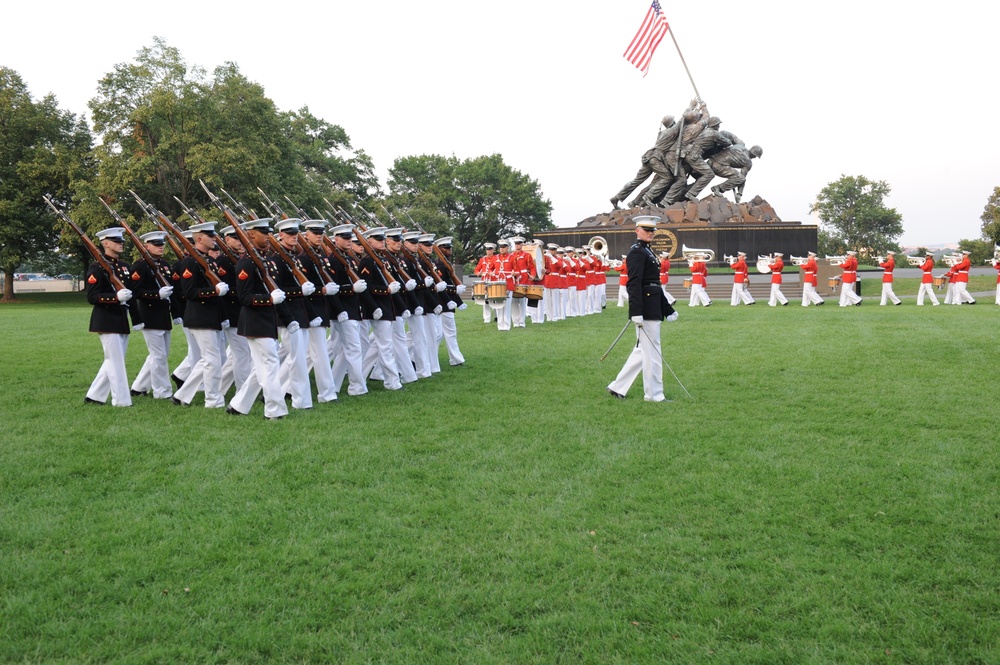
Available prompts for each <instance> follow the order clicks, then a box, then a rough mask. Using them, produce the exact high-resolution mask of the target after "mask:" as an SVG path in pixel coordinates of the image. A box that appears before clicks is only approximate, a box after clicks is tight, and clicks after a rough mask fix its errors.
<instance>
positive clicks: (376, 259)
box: [323, 199, 396, 284]
mask: <svg viewBox="0 0 1000 665" xmlns="http://www.w3.org/2000/svg"><path fill="white" fill-rule="evenodd" d="M323 200H324V201H325V200H326V199H323ZM337 209H338V210H340V212H341V213H343V214H344V216H345V217H346V218H347V219H348V221H350V222H351V223H352V224H354V226H355V227H356V228H355V229H354V235H355V236H356V237H357V239H358V242H359V243H361V246H362V247H364V248H365V253H366V254H368V256H370V257H371V259H372V261H374V262H375V265H377V266H378V269H379V271H381V273H382V277H384V278H385V283H386V284H392V283H393V282H396V278H395V277H393V276H392V273H390V272H389V269H388V268H386V267H385V264H384V263H383V262H382V259H380V258H379V257H378V254H376V253H375V249H374V248H373V247H372V246H371V245H369V244H368V240H367V239H366V238H365V237H364V236H363V235H361V232H360V231H358V228H365V226H364V225H363V224H361V223H360V222H357V221H356V220H355V219H354V218H353V217H351V216H350V215H348V214H347V212H345V211H344V209H343V208H339V207H338V208H337ZM366 230H367V229H366Z"/></svg>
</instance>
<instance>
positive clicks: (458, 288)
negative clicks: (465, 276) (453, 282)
mask: <svg viewBox="0 0 1000 665" xmlns="http://www.w3.org/2000/svg"><path fill="white" fill-rule="evenodd" d="M455 293H457V294H458V295H462V294H463V293H465V284H459V285H458V286H456V287H455Z"/></svg>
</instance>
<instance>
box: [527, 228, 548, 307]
mask: <svg viewBox="0 0 1000 665" xmlns="http://www.w3.org/2000/svg"><path fill="white" fill-rule="evenodd" d="M529 244H531V245H534V246H535V247H541V246H542V241H541V240H537V239H536V240H531V241H529ZM532 251H536V250H532ZM529 256H530V257H531V259H532V261H533V262H534V264H535V271H534V272H532V273H531V278H530V280H529V282H528V283H529V284H530V285H531V286H536V287H537V286H541V287H542V298H541V299H540V300H529V301H528V316H529V317H531V322H532V323H544V322H545V271H546V263H547V261H546V257H545V254H544V253H543V254H542V265H541V266H539V265H538V261H537V260H535V257H534V255H533V254H529ZM539 269H540V270H541V273H542V276H541V278H539V277H538V271H539Z"/></svg>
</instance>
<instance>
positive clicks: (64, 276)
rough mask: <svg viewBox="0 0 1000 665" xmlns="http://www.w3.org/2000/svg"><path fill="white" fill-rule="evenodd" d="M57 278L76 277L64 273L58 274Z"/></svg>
mask: <svg viewBox="0 0 1000 665" xmlns="http://www.w3.org/2000/svg"><path fill="white" fill-rule="evenodd" d="M56 279H75V277H73V275H67V274H66V273H63V274H61V275H56Z"/></svg>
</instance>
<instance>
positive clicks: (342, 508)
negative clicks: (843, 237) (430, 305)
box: [0, 294, 1000, 664]
mask: <svg viewBox="0 0 1000 665" xmlns="http://www.w3.org/2000/svg"><path fill="white" fill-rule="evenodd" d="M981 302H983V301H982V300H981ZM989 302H992V299H990V301H989ZM720 304H721V303H720ZM624 311H625V310H622V309H618V308H617V307H614V306H613V305H612V306H610V307H609V308H608V309H607V310H606V311H605V312H604V313H603V314H602V315H600V316H591V317H586V318H581V319H572V320H569V321H564V322H560V323H557V324H545V325H542V326H537V325H536V326H533V325H532V324H531V323H529V324H528V327H527V329H524V330H515V331H511V332H509V333H498V332H497V331H496V329H495V327H493V326H486V325H484V324H483V323H482V319H481V310H480V309H479V308H478V307H470V308H469V309H468V310H466V311H464V312H461V313H460V314H459V335H460V342H461V346H462V350H463V352H464V354H465V356H466V359H467V362H466V365H465V366H463V367H457V368H449V367H447V363H446V362H445V363H444V365H445V367H444V369H443V372H442V373H441V374H440V375H436V376H435V377H434V378H432V379H428V380H425V381H421V382H418V383H417V384H414V385H411V386H408V387H407V390H405V391H404V392H403V393H390V392H386V391H384V390H382V389H381V386H380V384H378V383H375V382H372V383H371V384H370V387H371V392H370V393H369V394H368V395H366V396H363V397H355V398H352V397H342V399H341V400H340V402H339V403H337V404H327V405H317V408H316V409H314V410H312V411H308V412H293V413H292V414H291V416H290V417H289V418H286V419H284V420H282V421H279V422H265V421H264V420H263V418H262V417H261V410H260V409H261V407H259V406H258V407H256V408H255V410H254V411H253V413H252V417H250V418H234V417H232V416H229V415H227V414H225V413H223V412H221V411H218V410H216V411H208V410H205V409H202V408H188V409H182V408H179V407H176V406H174V405H172V404H170V403H165V402H163V401H156V402H154V401H152V400H150V399H148V398H139V399H138V400H137V402H136V405H135V407H133V408H131V409H114V408H112V407H110V406H106V407H95V406H84V405H83V404H82V402H83V396H84V393H85V391H86V388H87V386H88V385H89V383H90V381H91V379H92V378H93V375H94V374H95V373H96V371H97V369H98V366H99V364H100V362H101V351H100V344H99V343H98V340H97V338H96V336H94V335H90V334H88V333H86V328H87V320H88V317H89V309H88V307H87V306H86V305H85V304H84V303H83V297H82V295H80V294H65V295H59V296H35V297H34V301H33V302H22V303H20V304H14V305H4V306H0V335H2V339H3V340H4V341H3V348H4V350H5V354H4V360H3V363H2V365H0V411H2V413H3V427H4V429H5V430H6V432H5V435H4V437H3V443H2V445H0V593H2V598H3V600H2V605H0V661H3V662H25V663H51V662H59V663H81V662H122V663H180V662H198V663H214V662H238V663H265V662H344V663H368V662H386V663H396V662H421V663H455V662H464V663H512V662H516V663H552V662H587V663H623V664H624V663H639V662H643V663H662V662H670V663H673V662H677V663H705V662H710V663H769V664H770V663H996V662H1000V596H998V589H1000V549H998V545H997V544H998V542H1000V497H998V485H1000V473H998V461H997V460H998V456H997V454H996V433H997V426H996V421H997V413H998V411H1000V396H998V395H1000V391H997V390H996V388H995V387H994V386H993V384H994V383H995V381H994V373H995V371H996V369H997V367H998V365H1000V363H998V360H1000V358H998V355H1000V354H998V350H997V334H996V331H997V327H998V321H1000V308H998V307H996V306H995V305H992V304H988V302H983V304H982V305H980V306H977V307H937V308H932V307H923V308H919V309H918V308H917V307H915V306H914V305H913V301H912V300H910V301H904V306H901V307H885V308H879V307H877V306H873V303H872V302H871V301H870V300H868V301H867V302H866V304H865V306H863V307H852V308H847V309H840V308H837V307H830V306H827V307H824V308H809V309H803V308H801V307H786V308H777V309H772V308H768V307H753V308H745V307H741V308H730V307H727V306H717V307H711V308H707V309H706V308H698V309H689V308H687V307H681V308H680V320H679V321H677V322H676V323H673V324H664V326H663V349H664V354H665V358H666V360H667V362H668V363H669V364H670V366H671V367H672V368H673V370H674V371H675V372H676V374H677V376H678V377H680V379H681V381H683V382H684V384H685V386H686V387H687V389H688V391H690V393H691V395H692V397H693V399H690V400H689V399H687V398H685V397H684V396H683V393H682V392H681V390H680V388H679V387H678V386H677V384H676V382H674V380H673V377H671V376H670V374H669V372H666V371H665V377H664V378H665V385H666V387H667V394H668V396H670V397H673V398H674V400H675V401H674V402H673V403H665V404H649V403H645V402H643V400H642V391H641V386H640V385H635V386H633V389H632V392H631V393H630V395H629V399H628V400H626V401H624V402H622V401H618V400H614V399H612V398H610V397H609V396H608V395H607V394H606V393H605V392H604V386H605V385H606V384H607V383H608V382H609V381H610V380H611V379H612V378H613V377H614V376H615V374H616V373H617V372H618V370H619V369H620V367H621V365H622V362H623V361H624V358H625V356H626V355H627V354H628V352H629V341H628V340H629V336H628V334H627V335H626V337H625V338H623V341H622V343H621V344H619V345H618V347H616V348H615V350H614V351H613V352H612V354H611V355H610V357H609V358H608V359H607V360H606V361H605V362H603V363H601V362H598V358H599V357H600V356H601V354H603V353H604V351H605V350H606V349H607V347H608V345H609V344H610V343H611V341H612V340H613V339H614V337H615V335H617V334H618V331H619V330H620V329H621V327H622V325H623V324H624V322H625V318H626V317H625V314H624ZM174 339H175V342H174V348H173V352H172V357H173V360H174V364H176V362H177V361H179V360H180V358H181V356H182V354H183V345H184V342H183V336H181V335H179V334H178V335H177V336H175V338H174ZM144 352H145V349H144V346H143V343H142V339H141V335H139V334H136V335H133V339H132V344H131V346H130V349H129V354H128V364H129V373H130V377H131V376H133V375H134V373H135V372H136V371H137V370H138V367H139V365H140V364H141V362H142V359H143V357H144ZM443 353H444V351H443V348H442V354H443ZM195 403H196V404H199V403H200V402H199V401H198V400H196V402H195Z"/></svg>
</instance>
